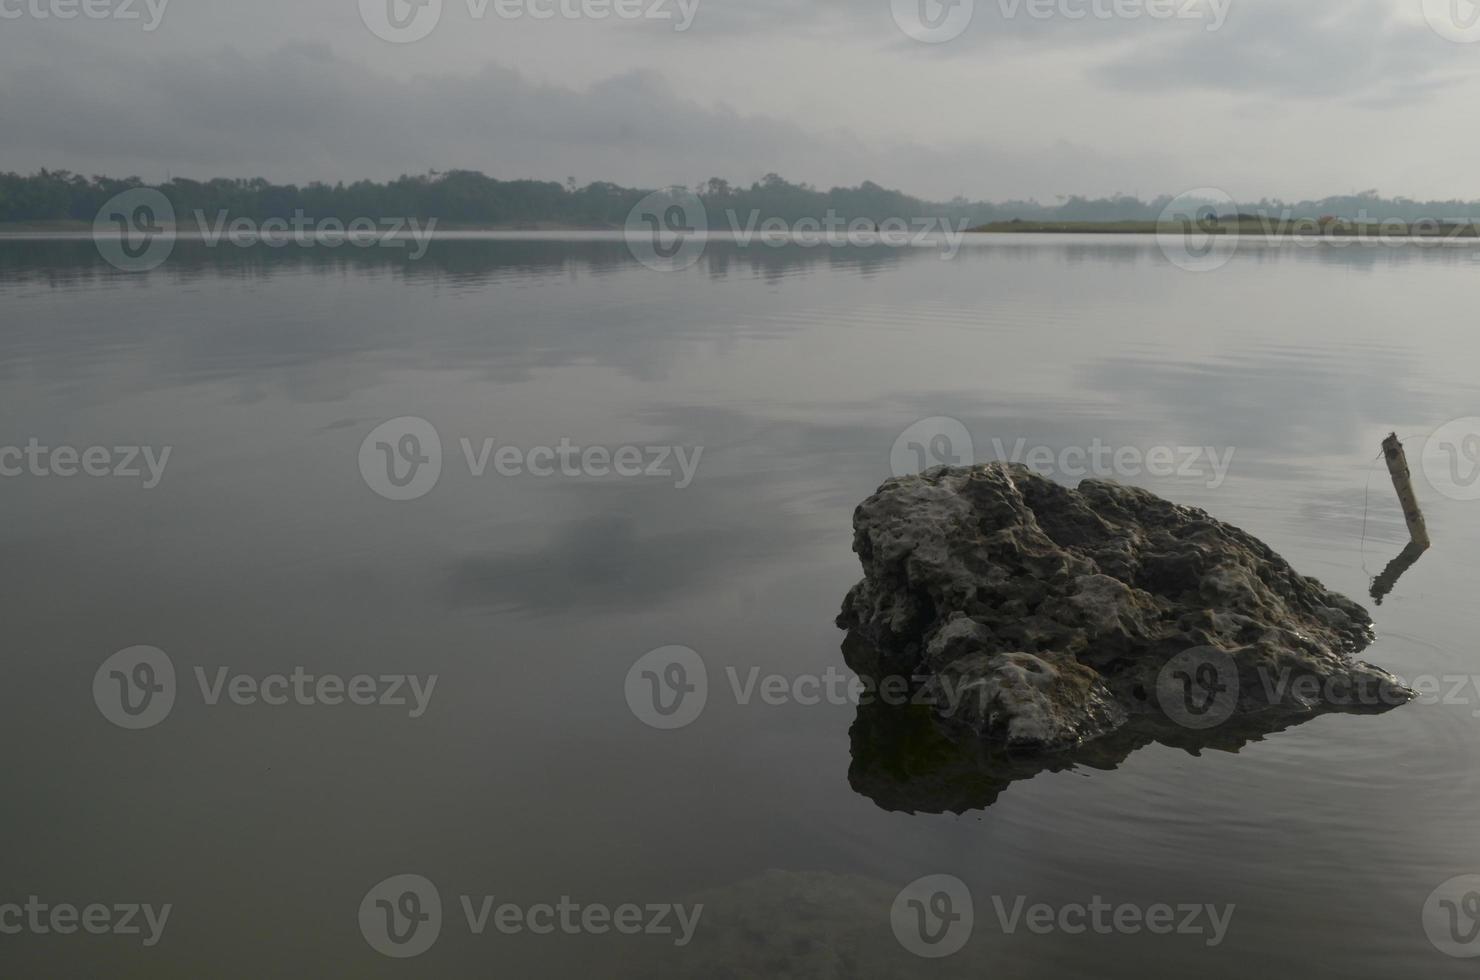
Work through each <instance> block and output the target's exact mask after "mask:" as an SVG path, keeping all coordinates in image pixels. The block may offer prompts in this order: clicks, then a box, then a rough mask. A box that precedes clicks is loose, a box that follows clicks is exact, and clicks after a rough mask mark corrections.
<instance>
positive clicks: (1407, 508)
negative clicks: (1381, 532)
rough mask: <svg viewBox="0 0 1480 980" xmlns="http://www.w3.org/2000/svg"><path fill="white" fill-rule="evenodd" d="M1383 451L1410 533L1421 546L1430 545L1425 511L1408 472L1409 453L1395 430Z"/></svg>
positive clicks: (1415, 542) (1387, 439)
mask: <svg viewBox="0 0 1480 980" xmlns="http://www.w3.org/2000/svg"><path fill="white" fill-rule="evenodd" d="M1382 453H1383V455H1384V456H1386V457H1387V465H1388V472H1389V473H1391V474H1392V477H1393V489H1395V490H1397V491H1398V502H1399V503H1400V504H1402V505H1403V520H1405V521H1407V522H1408V534H1409V535H1410V536H1411V537H1412V538H1413V543H1414V544H1416V545H1417V546H1418V547H1420V548H1427V547H1428V546H1429V529H1428V527H1427V526H1426V525H1425V524H1424V522H1423V511H1421V510H1419V509H1418V498H1417V497H1416V496H1414V494H1413V479H1412V477H1411V476H1410V475H1409V472H1408V454H1407V453H1405V452H1403V444H1402V443H1401V442H1399V441H1398V434H1397V433H1396V432H1394V433H1393V434H1392V435H1390V436H1388V437H1387V438H1386V439H1384V440H1383V442H1382Z"/></svg>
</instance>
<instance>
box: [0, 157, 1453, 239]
mask: <svg viewBox="0 0 1480 980" xmlns="http://www.w3.org/2000/svg"><path fill="white" fill-rule="evenodd" d="M146 186H152V187H154V188H155V189H157V190H159V191H160V192H161V193H163V194H164V195H165V197H167V198H168V199H169V200H170V203H171V204H172V205H173V206H174V209H175V213H176V216H177V219H178V220H179V221H180V222H181V223H186V222H188V221H190V220H192V219H193V216H194V213H195V212H197V211H199V212H202V213H203V214H204V215H205V216H206V217H207V218H208V219H210V220H215V219H216V217H217V216H218V215H220V214H221V213H222V212H225V213H226V214H227V215H229V216H230V217H231V218H233V219H234V218H250V219H252V220H254V221H265V220H267V219H269V218H284V219H291V218H292V217H293V216H294V215H295V214H296V213H299V212H301V213H303V214H305V215H307V216H308V217H309V218H311V219H315V220H319V219H325V218H338V219H340V220H341V221H345V222H348V221H351V220H353V219H355V218H370V219H374V220H379V219H380V218H417V219H420V220H424V221H425V220H430V219H434V218H435V219H436V220H437V222H438V223H439V224H442V225H445V226H453V227H455V226H459V225H463V226H479V225H512V226H516V227H517V226H519V225H522V224H531V225H533V224H538V223H547V224H560V225H571V226H579V227H612V228H619V227H621V226H622V225H623V224H624V223H625V222H626V220H627V216H628V214H629V213H630V212H631V211H632V209H633V208H634V207H635V206H636V205H637V204H638V202H639V201H641V200H642V199H643V198H644V197H645V196H647V195H648V194H649V193H651V189H644V188H632V187H623V186H621V185H618V184H614V183H610V182H607V181H596V182H594V183H590V184H587V185H585V186H583V187H582V186H577V184H576V182H575V179H574V178H569V179H567V180H566V181H565V182H564V183H561V182H558V181H543V180H499V179H496V178H493V177H489V176H487V175H485V174H482V173H479V172H477V171H472V170H452V171H447V172H445V173H437V172H435V171H434V172H432V173H429V174H421V175H403V176H401V177H398V178H397V179H395V180H391V181H387V182H385V183H379V182H376V181H370V180H360V181H355V182H354V183H350V184H345V183H343V182H340V183H336V184H326V183H318V182H315V183H310V184H307V185H305V186H302V187H300V186H298V185H295V184H273V183H271V182H270V181H267V180H265V179H263V178H260V177H256V178H250V179H246V178H225V177H218V178H215V179H212V180H206V181H198V180H190V179H187V178H184V177H175V178H173V179H171V180H169V181H166V182H164V183H162V184H153V185H151V184H147V183H146V182H145V181H143V180H141V179H139V178H138V177H126V178H113V177H103V176H94V177H84V176H82V175H81V174H75V173H72V172H70V171H67V170H46V169H43V170H40V171H38V172H36V173H34V174H29V175H24V174H18V173H9V172H0V222H12V223H26V222H63V221H76V222H85V223H89V224H90V223H91V222H92V221H93V219H94V218H95V217H96V216H97V214H98V211H99V210H100V209H101V208H102V206H103V205H104V204H105V203H106V202H107V201H108V200H109V199H110V198H112V197H114V196H115V195H117V194H119V193H122V192H123V191H126V190H130V189H132V188H137V187H146ZM681 190H685V191H688V192H691V193H694V194H697V195H698V197H699V199H700V200H701V201H703V203H704V205H705V210H706V212H707V213H708V218H709V224H710V227H711V228H716V229H725V228H728V227H729V226H730V225H731V224H732V223H734V222H735V221H736V220H737V219H738V221H739V223H740V225H741V226H742V227H744V226H745V225H746V224H747V223H749V222H751V221H752V220H759V221H764V220H766V219H769V218H779V219H781V220H783V221H787V222H795V221H798V220H800V219H802V218H815V219H823V218H825V217H826V216H827V215H829V214H833V215H836V216H838V217H839V218H841V219H843V220H848V221H851V220H854V219H860V218H862V219H870V220H872V221H875V222H883V221H885V220H888V219H890V218H895V219H905V220H907V221H908V220H913V219H930V218H934V219H944V220H947V221H950V222H952V223H957V222H965V224H966V225H967V226H968V227H974V226H977V225H982V224H988V223H992V222H1003V221H1012V220H1021V221H1030V222H1054V221H1067V222H1086V221H1117V222H1125V221H1155V220H1157V218H1158V217H1159V216H1160V215H1161V213H1162V211H1163V209H1164V208H1166V206H1167V205H1168V204H1169V203H1170V202H1171V201H1172V200H1173V198H1172V197H1171V196H1170V195H1163V196H1161V197H1157V198H1154V199H1152V200H1149V201H1143V200H1140V199H1139V198H1136V197H1132V196H1130V195H1125V194H1117V195H1112V196H1110V197H1104V198H1089V197H1083V196H1079V195H1074V196H1069V197H1065V198H1062V199H1060V200H1059V201H1058V202H1057V203H1054V204H1044V203H1040V202H1038V201H1033V200H1029V201H1005V202H988V201H968V200H966V199H965V198H961V197H957V198H954V199H952V200H950V201H944V202H937V201H926V200H923V199H921V198H917V197H914V196H912V195H909V194H906V193H904V192H902V191H898V190H891V189H889V188H885V187H881V186H880V185H878V184H875V183H873V182H872V181H864V182H863V183H862V184H859V185H858V186H857V187H834V188H831V189H829V190H820V189H818V188H816V187H813V186H812V185H811V184H806V183H801V184H796V183H792V182H790V181H788V180H786V179H785V178H783V177H781V176H779V175H777V174H774V173H772V174H767V175H766V176H765V177H763V178H762V179H760V180H757V181H754V182H752V183H751V184H750V185H749V186H745V185H740V184H731V183H730V182H729V181H727V180H724V179H722V178H719V177H712V178H710V179H709V180H707V181H704V182H702V183H701V184H699V185H697V186H695V187H693V188H681ZM1238 211H1239V212H1241V213H1246V214H1258V215H1268V216H1270V217H1274V218H1278V217H1281V216H1282V215H1283V216H1288V217H1290V218H1321V217H1325V216H1335V217H1339V218H1347V219H1357V218H1359V217H1361V216H1364V215H1365V216H1367V217H1369V218H1370V219H1371V220H1373V221H1380V220H1389V219H1395V220H1404V221H1420V220H1424V219H1436V220H1446V219H1447V220H1454V219H1473V218H1480V202H1474V201H1460V200H1448V201H1416V200H1412V199H1409V198H1404V197H1396V198H1384V197H1381V196H1380V195H1379V194H1378V193H1377V191H1375V190H1373V191H1363V192H1361V193H1358V194H1349V195H1341V196H1335V197H1328V198H1323V199H1321V200H1318V201H1299V202H1293V203H1287V202H1284V201H1280V200H1277V199H1276V200H1271V199H1265V200H1261V201H1258V202H1252V203H1246V204H1239V205H1238ZM732 215H733V216H734V217H732Z"/></svg>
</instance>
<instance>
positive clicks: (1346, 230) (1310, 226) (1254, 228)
mask: <svg viewBox="0 0 1480 980" xmlns="http://www.w3.org/2000/svg"><path fill="white" fill-rule="evenodd" d="M427 220H430V219H427ZM423 227H425V226H423ZM876 227H877V226H876ZM622 230H623V229H622V227H621V226H620V225H611V224H565V223H562V222H558V221H520V222H500V223H492V224H463V223H455V222H446V221H441V220H438V221H437V223H436V226H435V229H434V231H435V233H443V232H450V233H455V234H480V233H489V234H517V233H519V232H528V233H542V232H543V233H562V232H606V233H620V232H622ZM92 231H93V225H92V223H91V222H86V221H70V220H68V221H19V222H5V221H0V238H27V237H45V236H49V235H56V236H58V237H62V236H65V237H67V238H85V237H90V236H91V234H92ZM174 231H175V232H176V233H178V234H180V235H182V236H186V237H197V236H202V235H204V234H206V233H208V232H212V231H213V230H212V229H209V228H201V227H200V226H198V225H196V224H194V223H193V222H192V223H186V224H183V225H176V226H174ZM214 231H215V232H217V233H219V231H220V229H215V230H214ZM715 231H719V232H723V229H711V233H713V232H715ZM1159 233H1160V234H1167V235H1184V234H1204V235H1247V236H1252V237H1262V238H1273V239H1280V238H1300V239H1306V240H1308V239H1312V238H1337V239H1340V238H1387V237H1391V238H1428V239H1436V240H1458V239H1480V221H1466V222H1460V221H1440V220H1436V219H1429V220H1425V221H1413V222H1404V221H1396V220H1395V221H1387V222H1363V223H1358V222H1355V221H1347V220H1342V219H1315V218H1284V217H1280V218H1273V217H1258V218H1256V217H1249V216H1245V217H1243V218H1242V219H1240V220H1238V221H1234V220H1232V219H1223V220H1219V221H1213V222H1207V223H1203V224H1199V225H1197V226H1196V227H1195V228H1189V227H1188V225H1186V224H1184V223H1171V222H1156V221H1022V220H1014V221H994V222H989V223H988V224H984V225H978V226H976V227H974V228H967V229H965V234H969V235H1004V234H1015V235H1155V234H1159Z"/></svg>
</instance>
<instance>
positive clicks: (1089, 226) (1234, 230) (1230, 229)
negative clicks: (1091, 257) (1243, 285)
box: [969, 217, 1480, 239]
mask: <svg viewBox="0 0 1480 980" xmlns="http://www.w3.org/2000/svg"><path fill="white" fill-rule="evenodd" d="M969 230H970V231H971V232H972V233H976V234H1004V233H1012V234H1019V235H1031V234H1045V235H1154V234H1156V233H1157V232H1165V233H1166V234H1170V235H1180V234H1183V233H1184V232H1186V231H1187V230H1188V228H1187V225H1185V224H1181V223H1171V222H1156V221H994V222H992V223H991V224H985V225H980V226H978V227H976V228H971V229H969ZM1196 230H1197V231H1198V232H1201V233H1203V234H1211V235H1265V236H1270V237H1275V238H1286V237H1288V238H1321V237H1327V238H1341V237H1347V238H1385V237H1391V238H1436V239H1447V238H1480V225H1477V224H1476V223H1473V222H1465V223H1458V222H1441V221H1436V220H1427V221H1383V222H1375V221H1374V222H1356V221H1345V220H1322V219H1317V218H1262V217H1243V218H1240V219H1238V220H1233V219H1231V218H1228V219H1220V220H1217V221H1209V222H1203V223H1199V224H1198V225H1197V228H1196Z"/></svg>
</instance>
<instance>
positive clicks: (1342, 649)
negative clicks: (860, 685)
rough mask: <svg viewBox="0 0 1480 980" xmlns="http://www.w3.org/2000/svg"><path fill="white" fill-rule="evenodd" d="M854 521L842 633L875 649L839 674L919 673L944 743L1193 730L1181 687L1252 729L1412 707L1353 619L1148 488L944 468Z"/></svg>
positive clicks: (1018, 743) (1255, 544)
mask: <svg viewBox="0 0 1480 980" xmlns="http://www.w3.org/2000/svg"><path fill="white" fill-rule="evenodd" d="M853 525H854V532H855V538H854V550H855V551H856V552H857V553H858V556H859V558H860V560H861V561H862V564H863V569H864V580H863V581H862V582H861V583H859V584H858V585H857V586H855V587H854V588H853V590H852V591H851V592H850V593H849V594H848V597H847V599H846V600H845V601H844V603H843V612H842V614H841V616H839V618H838V625H839V626H841V627H843V628H845V629H847V630H849V631H850V644H851V645H852V647H853V648H854V649H855V650H860V649H861V650H866V651H868V652H867V653H863V654H859V653H855V655H854V656H852V657H850V663H854V664H855V668H856V669H860V672H863V673H867V674H874V675H885V674H902V675H904V676H907V677H910V678H913V679H915V681H916V682H917V687H918V693H919V695H920V702H921V703H926V704H930V705H932V706H933V708H934V710H935V712H936V713H937V715H939V716H940V719H941V721H942V722H943V723H945V724H946V726H947V728H948V729H949V730H950V731H952V732H953V733H955V734H958V735H963V734H964V735H966V736H970V737H972V738H975V739H978V740H981V741H983V742H984V743H987V744H990V745H997V746H1002V747H1009V748H1037V749H1053V748H1065V747H1071V746H1077V745H1081V744H1082V743H1084V742H1086V741H1089V740H1092V739H1097V738H1100V737H1102V736H1105V735H1107V734H1109V733H1112V732H1116V731H1117V730H1119V729H1121V728H1122V727H1124V726H1126V725H1127V724H1128V723H1133V722H1136V721H1138V720H1145V719H1149V720H1152V721H1155V720H1157V719H1159V720H1161V721H1167V720H1170V721H1173V722H1177V723H1179V724H1182V725H1183V726H1184V727H1201V723H1200V722H1198V721H1196V720H1195V719H1192V717H1191V716H1189V715H1186V714H1184V713H1183V711H1182V706H1181V705H1180V704H1175V703H1169V702H1174V701H1176V697H1173V696H1172V695H1180V694H1186V693H1188V692H1191V694H1195V695H1197V696H1199V697H1204V696H1205V698H1206V700H1205V701H1204V703H1203V704H1202V705H1201V706H1200V707H1202V708H1203V709H1204V713H1205V714H1207V713H1208V712H1206V709H1207V708H1208V707H1210V706H1212V705H1213V703H1214V702H1215V701H1216V702H1218V706H1219V707H1220V709H1221V710H1219V711H1217V712H1212V713H1211V714H1212V717H1213V719H1214V723H1215V724H1221V723H1222V722H1223V721H1225V720H1228V721H1230V722H1231V723H1232V725H1234V726H1237V727H1239V728H1240V729H1241V731H1243V732H1244V733H1245V734H1246V736H1247V735H1248V733H1249V732H1250V731H1251V729H1252V730H1253V732H1254V734H1253V735H1252V736H1251V737H1257V730H1258V729H1260V728H1263V730H1265V731H1270V732H1272V731H1277V730H1280V729H1282V728H1285V727H1288V726H1289V725H1290V724H1291V718H1290V716H1291V715H1292V714H1297V715H1298V714H1304V715H1310V714H1313V713H1315V712H1319V711H1326V710H1381V709H1384V708H1389V707H1392V706H1394V705H1397V704H1401V703H1403V702H1405V701H1407V700H1409V699H1410V698H1411V697H1412V696H1413V694H1412V692H1411V691H1408V690H1407V689H1406V688H1404V687H1403V686H1402V685H1401V684H1399V683H1398V681H1397V680H1396V679H1395V678H1394V677H1392V676H1391V675H1390V674H1388V673H1386V672H1385V671H1382V670H1380V669H1378V668H1376V667H1373V666H1372V665H1370V664H1366V663H1362V662H1360V661H1358V660H1356V659H1354V657H1353V654H1355V653H1356V652H1358V651H1360V650H1361V649H1363V648H1364V647H1366V646H1367V644H1368V643H1370V642H1371V640H1372V621H1371V618H1370V617H1369V616H1368V615H1367V612H1366V610H1365V609H1363V608H1362V607H1361V606H1359V605H1357V604H1356V603H1354V602H1352V601H1351V600H1349V599H1346V598H1344V597H1343V596H1340V595H1337V594H1336V593H1333V592H1330V591H1328V590H1327V589H1326V588H1325V587H1324V586H1322V585H1321V583H1319V582H1317V581H1316V580H1315V579H1313V578H1308V577H1305V576H1302V575H1299V574H1297V573H1296V572H1295V571H1294V570H1293V569H1292V568H1291V567H1290V566H1289V564H1288V563H1286V562H1285V560H1284V559H1282V558H1281V557H1280V556H1279V555H1277V554H1275V553H1274V551H1272V550H1271V549H1270V548H1269V547H1268V546H1266V545H1265V544H1264V543H1262V542H1261V541H1259V540H1257V539H1256V538H1254V537H1253V536H1251V535H1249V534H1246V533H1245V532H1243V531H1241V530H1239V529H1238V528H1235V527H1231V526H1229V525H1227V524H1224V523H1222V522H1220V521H1217V520H1215V519H1213V518H1212V517H1210V516H1209V515H1208V514H1206V513H1204V512H1203V511H1200V510H1196V509H1192V508H1188V507H1180V506H1177V505H1175V504H1172V503H1170V502H1168V501H1166V500H1163V499H1161V498H1159V497H1157V496H1156V495H1155V494H1152V493H1150V492H1148V491H1145V490H1140V489H1136V488H1132V487H1125V486H1121V485H1119V484H1116V483H1112V482H1107V481H1099V480H1086V481H1084V482H1083V483H1081V484H1080V485H1079V487H1078V488H1077V489H1069V488H1067V487H1064V486H1061V485H1059V484H1057V483H1054V482H1053V481H1051V480H1049V479H1046V478H1044V477H1042V476H1039V475H1037V474H1035V473H1033V472H1032V471H1030V470H1028V469H1027V468H1026V467H1022V466H1009V465H1006V464H1000V463H993V464H989V465H984V466H976V467H965V468H962V467H941V468H937V469H934V470H930V471H928V472H926V473H924V474H921V475H918V476H910V477H903V478H900V479H895V480H890V481H889V482H887V483H885V484H884V485H883V486H882V487H881V488H880V489H879V490H878V492H877V493H875V494H874V495H873V496H872V497H870V498H869V499H868V500H867V501H865V502H864V503H863V504H862V505H861V506H860V507H859V508H858V510H857V513H856V514H855V516H854V521H853ZM860 665H862V666H861V667H860ZM1169 681H1170V682H1171V683H1170V685H1169ZM1178 684H1182V685H1183V688H1185V690H1182V689H1179V688H1178ZM1189 696H1190V695H1189Z"/></svg>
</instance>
